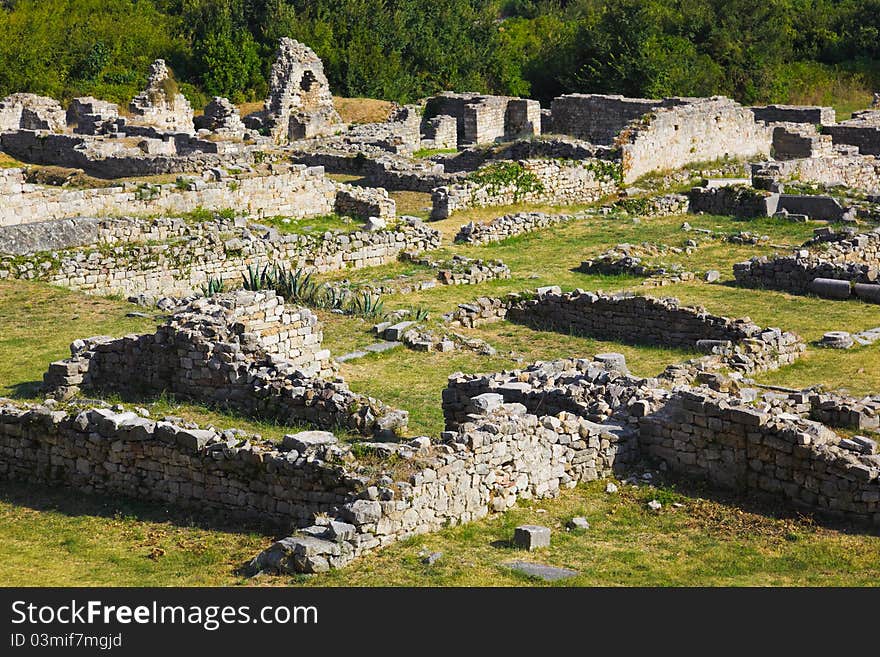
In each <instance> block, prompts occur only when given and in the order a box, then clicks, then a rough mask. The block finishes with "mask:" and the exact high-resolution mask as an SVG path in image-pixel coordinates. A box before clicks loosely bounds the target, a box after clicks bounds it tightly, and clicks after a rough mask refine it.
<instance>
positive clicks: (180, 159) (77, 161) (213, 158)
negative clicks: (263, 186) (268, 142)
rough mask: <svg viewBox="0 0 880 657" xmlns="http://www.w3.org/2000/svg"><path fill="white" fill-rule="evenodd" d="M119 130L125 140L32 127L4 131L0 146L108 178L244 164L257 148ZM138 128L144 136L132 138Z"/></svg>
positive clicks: (25, 158)
mask: <svg viewBox="0 0 880 657" xmlns="http://www.w3.org/2000/svg"><path fill="white" fill-rule="evenodd" d="M123 129H124V130H125V131H126V133H127V134H128V135H129V137H130V139H116V138H111V137H107V136H99V137H94V136H89V135H82V134H77V135H71V134H53V133H47V132H44V131H34V130H20V131H18V132H7V133H4V134H2V135H0V148H2V150H3V151H5V152H6V153H9V154H10V155H12V156H13V157H15V158H16V159H19V160H22V161H23V162H29V163H32V164H45V165H50V166H60V167H68V168H72V169H82V170H83V171H85V172H86V173H88V174H90V175H92V176H96V177H98V178H108V179H113V178H127V177H131V176H156V175H162V174H169V173H193V172H198V171H204V170H205V169H209V168H212V167H220V168H223V167H229V166H241V167H244V166H247V165H250V164H253V163H254V153H255V152H256V151H258V150H259V149H260V148H262V147H261V146H248V147H245V146H243V145H242V144H238V143H235V142H213V141H208V140H205V139H198V138H197V137H193V136H192V135H189V134H185V133H181V134H175V133H159V132H157V131H156V130H155V129H151V128H141V127H140V126H124V128H123ZM139 132H144V133H145V135H149V136H145V137H138V136H137V135H138V133H139ZM139 143H141V144H143V148H141V147H139V146H138V145H137V144H139Z"/></svg>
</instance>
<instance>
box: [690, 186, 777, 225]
mask: <svg viewBox="0 0 880 657" xmlns="http://www.w3.org/2000/svg"><path fill="white" fill-rule="evenodd" d="M687 195H688V211H689V212H692V213H694V214H698V213H700V212H705V213H707V214H717V215H726V216H732V217H740V218H742V219H752V218H754V217H770V216H772V215H773V214H774V213H775V212H776V209H777V207H778V205H779V194H773V193H770V192H767V191H763V190H760V189H755V188H754V187H749V186H747V185H725V186H720V187H693V188H691V189H690V190H689V191H688V193H687Z"/></svg>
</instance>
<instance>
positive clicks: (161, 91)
mask: <svg viewBox="0 0 880 657" xmlns="http://www.w3.org/2000/svg"><path fill="white" fill-rule="evenodd" d="M128 108H129V111H130V112H131V115H132V121H133V122H135V123H138V124H142V125H148V126H153V127H155V128H158V129H160V130H163V131H166V132H185V133H192V132H194V127H193V109H192V106H191V105H190V104H189V101H188V100H187V99H186V97H185V96H184V95H183V94H182V93H180V92H179V91H178V90H177V84H176V83H175V82H174V78H173V76H172V75H171V71H170V70H169V68H168V66H167V65H166V64H165V60H164V59H157V60H156V61H155V62H153V63H152V64H150V73H149V77H148V78H147V87H146V89H144V90H143V91H142V92H141V93H139V94H138V95H137V96H135V97H134V98H133V99H132V101H131V103H130V104H129V107H128Z"/></svg>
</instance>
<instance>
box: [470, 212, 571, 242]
mask: <svg viewBox="0 0 880 657" xmlns="http://www.w3.org/2000/svg"><path fill="white" fill-rule="evenodd" d="M574 218H575V216H574V215H569V214H545V213H543V212H518V213H516V214H506V215H504V216H501V217H498V218H497V219H493V220H492V221H490V222H488V223H485V224H475V223H474V222H472V221H471V222H468V223H466V224H464V225H463V226H462V227H461V228H460V229H459V230H458V233H457V234H456V236H455V242H456V243H464V244H489V243H491V242H500V241H502V240H506V239H507V238H509V237H514V236H516V235H522V234H524V233H531V232H533V231H536V230H541V229H542V228H547V227H548V226H553V225H555V224H559V223H563V222H566V221H571V220H572V219H574Z"/></svg>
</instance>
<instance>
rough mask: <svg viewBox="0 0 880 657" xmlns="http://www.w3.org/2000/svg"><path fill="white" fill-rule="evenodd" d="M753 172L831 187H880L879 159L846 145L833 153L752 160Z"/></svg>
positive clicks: (865, 190) (778, 178)
mask: <svg viewBox="0 0 880 657" xmlns="http://www.w3.org/2000/svg"><path fill="white" fill-rule="evenodd" d="M752 175H753V176H754V177H765V178H770V179H773V180H778V181H786V180H798V181H799V182H805V183H807V182H808V183H814V184H819V185H825V186H828V187H834V186H836V185H844V186H846V187H849V188H851V189H853V190H858V191H864V192H868V193H873V192H875V191H876V190H878V189H880V159H877V158H876V157H874V156H873V155H858V154H856V153H852V152H850V151H849V150H847V148H846V147H843V148H840V147H835V154H834V155H833V156H830V157H810V158H801V159H796V160H786V161H781V162H762V163H756V164H753V165H752Z"/></svg>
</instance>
